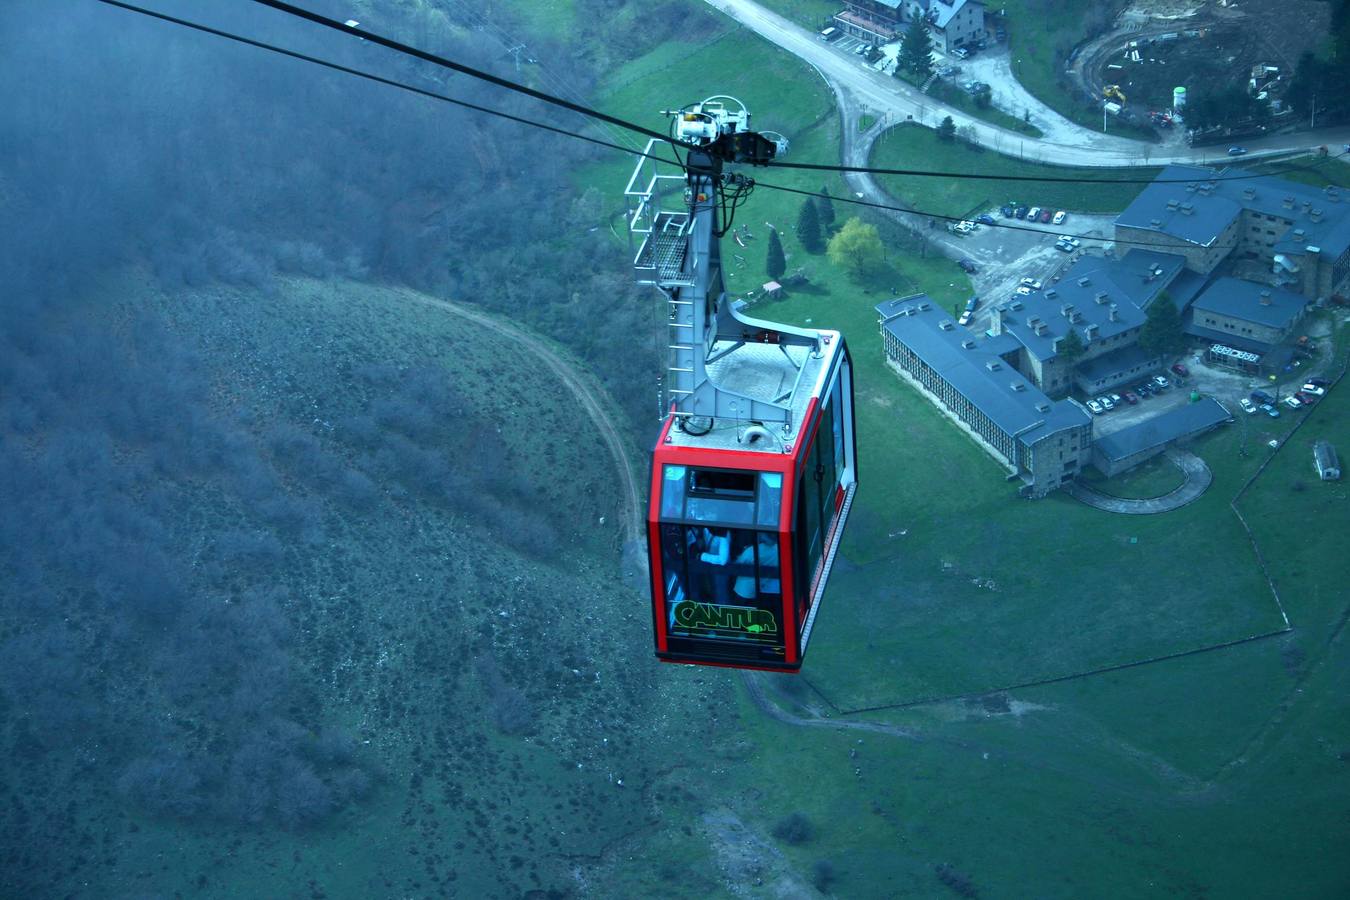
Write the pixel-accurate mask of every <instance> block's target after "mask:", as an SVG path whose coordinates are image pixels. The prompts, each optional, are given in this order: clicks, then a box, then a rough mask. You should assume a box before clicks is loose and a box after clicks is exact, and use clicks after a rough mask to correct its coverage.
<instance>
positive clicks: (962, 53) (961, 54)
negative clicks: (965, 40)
mask: <svg viewBox="0 0 1350 900" xmlns="http://www.w3.org/2000/svg"><path fill="white" fill-rule="evenodd" d="M952 56H955V57H956V58H957V59H965V58H966V57H968V56H970V51H969V50H967V49H966V48H965V47H957V48H956V49H955V50H953V51H952Z"/></svg>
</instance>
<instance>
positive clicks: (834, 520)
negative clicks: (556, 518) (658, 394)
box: [647, 334, 857, 672]
mask: <svg viewBox="0 0 1350 900" xmlns="http://www.w3.org/2000/svg"><path fill="white" fill-rule="evenodd" d="M830 337H831V340H829V341H828V342H827V344H826V346H827V348H828V352H827V354H826V358H825V359H824V360H822V365H821V374H820V377H819V380H818V381H817V383H816V385H815V386H814V387H815V389H814V390H813V391H812V392H811V394H810V397H809V400H808V401H807V403H806V406H805V409H804V410H803V411H802V414H801V417H800V420H799V421H800V422H801V427H800V428H798V429H797V432H796V437H797V439H796V440H795V441H791V442H789V441H787V440H784V441H779V442H773V441H770V442H767V443H768V446H763V447H758V448H754V449H749V448H747V449H731V448H729V447H727V446H726V443H727V442H726V441H725V440H722V441H713V440H709V441H707V442H706V443H705V442H703V441H700V440H699V438H700V436H699V435H693V436H690V435H689V434H688V433H687V432H678V425H677V419H676V417H674V416H671V417H668V418H667V419H666V422H665V425H664V426H663V428H662V431H661V435H660V437H659V438H658V440H657V443H656V448H655V451H654V454H653V464H652V475H651V495H650V496H651V501H650V504H649V506H648V515H647V529H648V541H649V546H650V548H651V553H650V563H651V590H652V625H653V632H654V635H655V643H656V655H657V657H658V658H659V659H661V660H662V661H665V662H672V663H689V664H698V665H713V666H727V667H733V668H747V669H760V670H767V671H778V672H796V671H798V670H799V669H800V668H801V665H802V661H803V659H804V657H805V653H806V647H807V643H808V641H809V640H810V635H811V630H812V626H813V624H814V621H815V617H816V613H817V612H818V610H819V607H820V601H821V599H822V597H823V594H824V590H825V584H826V581H827V579H828V576H829V571H830V568H831V566H832V564H833V560H834V557H835V554H836V552H837V551H838V547H839V541H840V539H841V537H842V532H843V527H844V522H845V520H846V518H847V514H848V509H849V506H850V505H851V502H852V497H853V492H854V490H855V489H856V487H857V461H856V451H855V447H856V437H855V423H854V416H853V383H852V363H851V360H850V358H849V355H848V350H847V348H846V347H845V346H844V342H843V339H842V338H841V337H839V336H838V335H837V334H832V335H830ZM822 424H825V425H826V426H827V427H828V428H829V433H828V434H826V435H822V434H821V430H822ZM744 427H745V426H742V428H744ZM822 439H824V440H825V441H826V443H825V444H820V443H819V442H820V441H821V440H822ZM751 446H753V445H751ZM825 460H828V465H826V463H825V462H824V461H825ZM827 477H828V479H829V484H828V485H827V484H825V483H824V479H825V478H827ZM701 481H703V482H707V483H714V482H720V483H724V484H732V483H733V482H735V484H734V487H735V488H736V490H735V491H733V493H732V494H730V496H731V497H732V499H731V500H728V499H727V498H726V495H725V492H724V494H723V495H719V494H718V493H717V490H718V489H717V487H716V486H713V487H709V488H707V490H708V491H709V492H708V493H699V490H700V488H701V487H706V485H701V483H700V482H701ZM812 481H814V482H815V486H813V485H812V483H811V482H812ZM804 495H805V496H804ZM766 498H768V499H767V501H766ZM770 502H771V503H776V504H777V508H776V510H773V509H772V508H771V505H770ZM696 503H701V504H704V506H706V507H716V508H717V509H718V510H719V511H716V512H713V511H710V510H704V511H702V512H701V513H698V514H696V513H695V512H694V505H695V504H696ZM726 510H731V511H732V512H731V513H730V514H728V513H727V512H725V511H726ZM770 518H771V519H772V522H770V521H769V519H770ZM721 542H725V544H723V543H721ZM719 549H720V554H719V553H718V550H719ZM770 559H772V564H771V565H766V560H770ZM700 560H703V561H700ZM709 560H711V561H710V562H709ZM742 598H747V599H742ZM677 618H678V621H677Z"/></svg>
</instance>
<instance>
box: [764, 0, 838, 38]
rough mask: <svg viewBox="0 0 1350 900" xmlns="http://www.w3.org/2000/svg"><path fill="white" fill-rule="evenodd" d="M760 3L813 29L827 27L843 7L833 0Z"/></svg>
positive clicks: (791, 0) (770, 0)
mask: <svg viewBox="0 0 1350 900" xmlns="http://www.w3.org/2000/svg"><path fill="white" fill-rule="evenodd" d="M759 5H760V6H763V7H764V8H766V9H771V10H773V11H774V12H776V13H778V14H779V15H780V16H782V17H783V18H785V19H789V20H791V21H793V22H796V23H797V24H798V25H800V26H802V27H803V28H807V29H810V30H811V31H820V30H821V29H822V28H825V27H826V25H827V24H828V23H829V22H830V21H831V20H832V19H833V18H834V14H835V13H837V12H839V10H840V9H842V8H843V5H842V4H839V3H833V2H831V0H759Z"/></svg>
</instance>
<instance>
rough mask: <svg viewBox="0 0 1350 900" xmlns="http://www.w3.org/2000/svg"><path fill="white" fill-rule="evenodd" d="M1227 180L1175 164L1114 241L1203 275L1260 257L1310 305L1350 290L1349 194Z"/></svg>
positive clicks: (1126, 217) (1118, 227) (1139, 201)
mask: <svg viewBox="0 0 1350 900" xmlns="http://www.w3.org/2000/svg"><path fill="white" fill-rule="evenodd" d="M1226 174H1228V170H1226V169H1213V168H1208V167H1203V166H1168V167H1167V168H1165V169H1163V171H1162V172H1161V173H1159V175H1158V179H1157V180H1156V181H1154V182H1153V183H1152V184H1150V185H1149V186H1148V187H1146V188H1144V190H1143V191H1141V192H1140V193H1139V196H1137V197H1136V198H1135V199H1134V201H1133V202H1132V203H1131V204H1130V205H1129V206H1128V207H1127V208H1126V209H1125V211H1124V212H1122V213H1121V214H1120V215H1119V216H1117V217H1116V221H1115V239H1116V240H1117V241H1134V242H1142V243H1144V244H1148V245H1151V246H1152V247H1156V248H1157V249H1158V250H1159V251H1162V252H1165V253H1174V254H1177V255H1179V256H1182V257H1184V258H1185V259H1186V266H1187V268H1189V269H1191V270H1192V271H1194V272H1196V273H1199V274H1201V275H1209V274H1210V273H1211V272H1213V271H1214V269H1215V267H1216V266H1218V265H1219V263H1221V262H1223V261H1224V260H1225V259H1227V258H1228V257H1230V256H1237V257H1247V258H1255V259H1258V260H1260V261H1261V262H1262V263H1264V264H1265V265H1267V266H1268V267H1269V270H1270V272H1271V278H1272V280H1273V281H1275V282H1276V283H1277V284H1278V285H1280V286H1282V287H1285V288H1287V289H1288V290H1290V291H1294V292H1296V293H1299V294H1302V295H1304V296H1305V297H1308V298H1311V299H1325V298H1329V297H1331V296H1332V295H1333V294H1343V293H1345V292H1346V291H1347V289H1350V193H1346V192H1345V191H1342V190H1340V189H1338V188H1335V187H1326V188H1315V187H1311V186H1309V185H1305V184H1298V183H1295V182H1292V181H1285V180H1283V179H1280V178H1277V177H1274V176H1263V177H1257V178H1230V179H1227V180H1225V179H1224V178H1223V177H1220V176H1224V175H1226Z"/></svg>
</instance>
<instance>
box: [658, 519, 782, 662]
mask: <svg viewBox="0 0 1350 900" xmlns="http://www.w3.org/2000/svg"><path fill="white" fill-rule="evenodd" d="M661 545H662V557H663V558H662V563H663V569H664V574H665V595H666V596H665V600H666V628H667V630H668V633H669V634H671V635H683V636H688V637H698V638H713V639H717V640H738V641H752V642H758V643H767V644H782V643H783V627H784V626H783V622H782V600H783V597H782V594H783V587H782V584H783V582H782V571H781V567H780V564H779V553H778V534H777V533H775V532H770V531H754V530H752V529H749V528H723V527H718V526H709V525H690V524H684V525H676V524H663V525H662V526H661Z"/></svg>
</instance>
